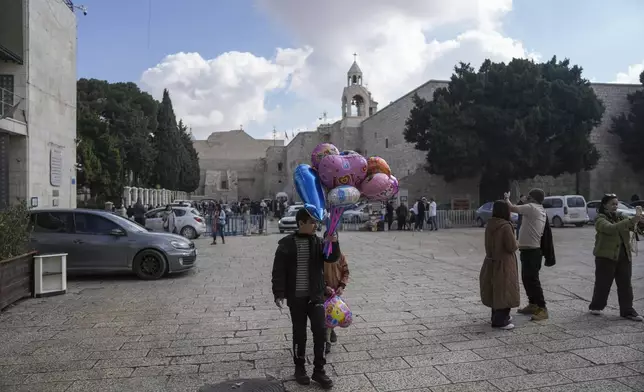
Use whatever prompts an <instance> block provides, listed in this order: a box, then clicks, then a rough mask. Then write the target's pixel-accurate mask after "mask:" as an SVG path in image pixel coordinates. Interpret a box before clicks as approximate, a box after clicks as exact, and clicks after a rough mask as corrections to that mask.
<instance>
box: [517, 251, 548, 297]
mask: <svg viewBox="0 0 644 392" xmlns="http://www.w3.org/2000/svg"><path fill="white" fill-rule="evenodd" d="M519 255H520V257H521V280H522V281H523V287H524V288H525V293H526V295H527V296H528V302H529V303H531V304H534V305H537V306H538V307H540V308H544V309H545V307H546V300H545V298H544V297H543V289H542V288H541V281H540V280H539V271H540V270H541V259H542V257H543V256H542V254H541V249H538V248H537V249H520V250H519Z"/></svg>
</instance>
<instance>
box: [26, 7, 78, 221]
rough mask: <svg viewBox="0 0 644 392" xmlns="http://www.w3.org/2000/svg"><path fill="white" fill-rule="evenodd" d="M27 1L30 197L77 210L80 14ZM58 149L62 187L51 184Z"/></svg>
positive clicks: (65, 8)
mask: <svg viewBox="0 0 644 392" xmlns="http://www.w3.org/2000/svg"><path fill="white" fill-rule="evenodd" d="M27 4H28V7H27V10H28V13H27V18H28V24H27V26H28V27H29V34H28V36H27V37H28V46H27V47H28V51H27V66H28V72H27V75H28V77H29V85H28V91H27V101H28V105H27V111H28V119H29V121H28V124H29V125H28V126H29V132H28V134H29V135H28V136H27V137H28V145H29V147H28V157H27V162H28V181H27V184H28V189H29V191H28V196H29V197H38V199H39V206H40V207H50V206H60V207H69V208H75V207H76V181H75V179H76V166H75V164H76V140H75V139H76V16H75V15H74V13H73V12H72V11H71V10H70V9H69V8H68V7H67V5H65V3H64V2H62V1H53V2H52V1H35V0H31V1H28V2H27ZM52 75H55V77H52ZM52 150H58V151H60V152H61V154H62V159H61V162H60V167H59V168H56V170H58V171H59V172H60V185H59V186H55V185H52V184H51V183H50V170H51V167H50V153H51V151H52Z"/></svg>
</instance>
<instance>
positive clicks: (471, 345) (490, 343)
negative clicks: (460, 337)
mask: <svg viewBox="0 0 644 392" xmlns="http://www.w3.org/2000/svg"><path fill="white" fill-rule="evenodd" d="M503 345H505V343H503V342H501V341H499V340H497V339H482V340H468V341H465V342H452V343H443V346H445V347H447V348H448V349H450V350H452V351H455V350H472V349H475V348H486V347H497V346H503Z"/></svg>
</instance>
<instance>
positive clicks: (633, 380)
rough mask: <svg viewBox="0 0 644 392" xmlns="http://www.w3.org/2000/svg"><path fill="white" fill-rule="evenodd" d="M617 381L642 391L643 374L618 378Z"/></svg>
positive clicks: (643, 386) (643, 387) (643, 389)
mask: <svg viewBox="0 0 644 392" xmlns="http://www.w3.org/2000/svg"><path fill="white" fill-rule="evenodd" d="M617 381H619V382H621V383H622V384H625V385H628V386H629V387H631V388H633V389H634V390H636V391H644V376H632V377H622V378H618V379H617Z"/></svg>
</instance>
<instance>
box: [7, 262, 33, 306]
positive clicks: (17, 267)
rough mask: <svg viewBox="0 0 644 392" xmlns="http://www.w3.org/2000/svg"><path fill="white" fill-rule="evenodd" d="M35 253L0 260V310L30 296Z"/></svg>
mask: <svg viewBox="0 0 644 392" xmlns="http://www.w3.org/2000/svg"><path fill="white" fill-rule="evenodd" d="M35 253H36V252H30V253H26V254H24V255H22V256H18V257H14V258H11V259H7V260H0V310H2V309H4V308H6V307H7V306H9V305H11V304H13V303H14V302H16V301H18V300H21V299H23V298H26V297H30V296H31V295H32V293H33V287H34V282H33V277H34V254H35Z"/></svg>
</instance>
